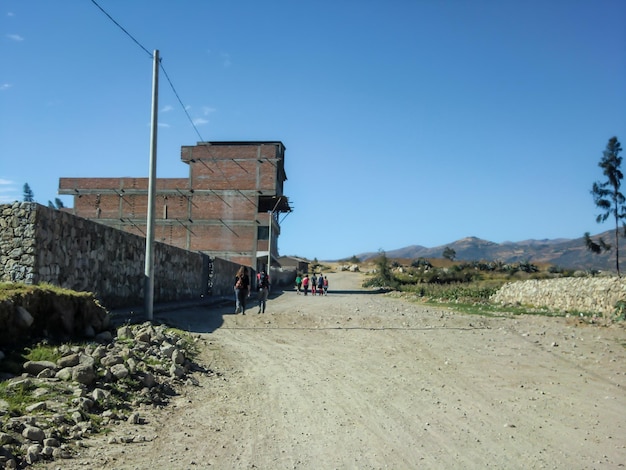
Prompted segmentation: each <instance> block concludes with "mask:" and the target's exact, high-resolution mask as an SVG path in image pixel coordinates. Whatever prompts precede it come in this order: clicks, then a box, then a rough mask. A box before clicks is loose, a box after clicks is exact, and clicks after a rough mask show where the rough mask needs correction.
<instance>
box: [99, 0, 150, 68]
mask: <svg viewBox="0 0 626 470" xmlns="http://www.w3.org/2000/svg"><path fill="white" fill-rule="evenodd" d="M91 3H93V4H94V5H95V6H97V7H98V8H99V9H100V11H101V12H102V13H104V14H105V15H106V16H107V17H108V18H109V19H110V20H111V21H112V22H113V23H115V26H117V27H118V28H120V29H121V30H122V31H124V33H126V35H127V36H128V37H129V38H131V39H132V40H133V42H134V43H135V44H137V45H138V46H139V47H141V48H142V49H143V50H144V51H146V53H147V54H148V55H149V56H150V58H151V59H152V58H153V56H152V52H150V51H149V50H148V49H146V48H145V47H143V46H142V45H141V43H140V42H139V41H137V40H136V39H135V38H134V37H133V35H132V34H130V33H129V32H128V31H126V30H125V29H124V27H123V26H122V25H120V24H119V23H118V22H117V21H115V20H114V19H113V17H112V16H111V15H109V14H108V13H107V12H106V11H104V8H102V7H101V6H100V5H98V3H97V2H96V0H91Z"/></svg>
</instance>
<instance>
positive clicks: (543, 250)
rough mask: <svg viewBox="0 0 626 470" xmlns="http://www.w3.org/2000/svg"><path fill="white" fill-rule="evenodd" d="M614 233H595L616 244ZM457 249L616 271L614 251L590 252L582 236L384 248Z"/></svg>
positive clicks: (402, 254) (411, 255)
mask: <svg viewBox="0 0 626 470" xmlns="http://www.w3.org/2000/svg"><path fill="white" fill-rule="evenodd" d="M613 236H614V232H613V231H612V230H609V231H606V232H603V233H600V234H597V235H593V236H592V238H593V239H594V240H595V239H598V238H599V237H602V238H604V240H605V241H606V242H607V243H609V244H611V245H613V244H614V243H613ZM447 247H449V248H451V249H453V250H454V251H455V252H456V259H457V260H461V261H478V260H488V261H495V260H498V261H502V262H504V263H516V262H520V261H530V262H532V263H549V264H551V265H554V266H558V267H561V268H566V269H583V270H586V269H599V270H604V271H614V270H615V250H614V249H613V250H611V251H610V252H608V253H602V254H599V255H596V254H593V253H591V252H590V251H589V250H587V248H586V246H585V241H584V238H583V237H580V238H576V239H566V238H558V239H553V240H548V239H544V240H523V241H519V242H508V241H507V242H503V243H495V242H491V241H488V240H482V239H480V238H476V237H467V238H462V239H460V240H457V241H455V242H452V243H448V244H446V245H441V246H436V247H433V248H427V247H424V246H420V245H411V246H407V247H405V248H399V249H396V250H389V251H385V254H386V255H387V257H389V258H408V259H417V258H441V257H442V254H443V250H444V249H445V248H447ZM376 256H378V252H370V253H363V254H361V255H358V258H359V259H361V260H367V259H371V258H374V257H376Z"/></svg>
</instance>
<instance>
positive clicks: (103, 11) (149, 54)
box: [91, 0, 204, 141]
mask: <svg viewBox="0 0 626 470" xmlns="http://www.w3.org/2000/svg"><path fill="white" fill-rule="evenodd" d="M91 3H93V4H94V5H95V6H97V7H98V9H99V10H100V11H101V12H102V13H104V14H105V15H106V16H107V18H109V19H110V20H111V21H112V22H113V23H114V24H115V26H117V27H118V28H120V29H121V30H122V31H123V32H124V34H126V35H127V36H128V37H129V38H130V39H132V41H133V42H134V43H135V44H137V45H138V46H139V47H140V48H141V49H143V50H144V51H145V52H146V54H148V56H150V58H151V59H153V58H154V55H153V54H152V52H150V51H149V50H148V49H147V48H146V47H144V46H143V45H142V44H141V43H140V42H139V41H138V40H137V39H135V37H134V36H133V35H132V34H130V33H129V32H128V31H127V30H126V29H125V28H124V27H123V26H122V25H120V24H119V23H118V22H117V21H115V19H114V18H113V17H112V16H111V15H109V14H108V13H107V12H106V11H105V10H104V8H102V7H101V6H100V5H98V3H97V2H96V0H91ZM159 66H160V67H161V70H162V71H163V74H164V75H165V78H166V79H167V82H168V83H169V84H170V87H171V88H172V91H173V92H174V96H176V99H177V100H178V102H179V103H180V106H181V107H182V108H183V112H184V113H185V116H187V119H188V120H189V122H190V123H191V126H192V127H193V129H194V131H196V134H197V135H198V137H199V138H200V141H204V139H203V138H202V135H200V132H199V131H198V128H197V127H196V125H195V123H194V122H193V119H191V116H190V115H189V113H188V112H187V108H186V107H185V105H184V104H183V102H182V100H181V99H180V96H179V94H178V92H177V91H176V88H175V87H174V84H173V83H172V80H171V79H170V77H169V75H168V74H167V71H166V70H165V67H164V66H163V60H162V59H159Z"/></svg>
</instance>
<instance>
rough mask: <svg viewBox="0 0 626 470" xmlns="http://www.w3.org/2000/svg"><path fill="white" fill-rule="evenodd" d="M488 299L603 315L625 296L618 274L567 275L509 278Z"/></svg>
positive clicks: (561, 310)
mask: <svg viewBox="0 0 626 470" xmlns="http://www.w3.org/2000/svg"><path fill="white" fill-rule="evenodd" d="M491 300H492V301H493V302H497V303H501V304H505V305H506V304H508V305H511V304H513V305H532V306H535V307H548V308H550V309H554V310H556V311H560V312H572V313H574V312H584V313H599V314H603V315H606V314H610V313H613V312H614V310H615V304H616V302H617V301H619V300H626V281H624V280H623V279H620V278H617V277H600V278H595V277H580V278H576V277H568V278H560V279H542V280H530V281H519V282H511V283H508V284H505V285H504V286H503V287H502V288H501V289H500V290H498V292H496V294H494V295H493V296H492V297H491Z"/></svg>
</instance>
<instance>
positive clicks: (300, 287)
mask: <svg viewBox="0 0 626 470" xmlns="http://www.w3.org/2000/svg"><path fill="white" fill-rule="evenodd" d="M256 289H257V292H258V294H257V298H258V301H259V311H258V312H257V313H265V307H266V306H267V298H268V296H269V292H270V277H269V275H268V274H267V271H266V270H265V269H262V270H261V271H260V272H259V273H258V274H257V276H256ZM234 290H235V314H242V315H245V314H246V306H247V303H248V298H249V297H250V294H251V285H250V275H249V274H248V268H247V267H246V266H241V267H240V268H239V270H238V271H237V274H236V275H235V286H234ZM309 290H310V291H311V294H312V295H328V277H327V276H323V275H322V273H320V274H319V276H318V275H317V274H315V273H313V274H312V276H311V277H309V275H308V274H305V275H304V276H301V275H300V274H298V275H297V276H296V292H297V294H298V295H300V294H301V293H304V295H309Z"/></svg>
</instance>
